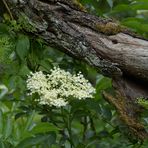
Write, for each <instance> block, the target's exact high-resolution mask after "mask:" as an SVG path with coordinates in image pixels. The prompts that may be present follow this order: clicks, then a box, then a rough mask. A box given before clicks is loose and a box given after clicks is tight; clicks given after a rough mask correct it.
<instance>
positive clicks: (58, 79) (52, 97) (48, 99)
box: [27, 67, 95, 107]
mask: <svg viewBox="0 0 148 148" xmlns="http://www.w3.org/2000/svg"><path fill="white" fill-rule="evenodd" d="M27 88H28V90H30V95H32V94H33V93H38V94H39V96H40V99H39V102H40V104H44V105H45V104H47V105H50V106H56V107H61V106H66V105H67V103H68V99H71V98H76V99H79V100H81V99H86V98H93V94H94V93H95V89H94V88H93V86H92V85H91V84H90V83H89V82H88V80H86V79H85V78H84V77H83V75H82V74H81V73H78V74H77V75H72V74H71V73H69V72H66V71H64V70H62V69H60V68H56V67H54V69H52V70H51V73H50V74H47V75H45V74H43V72H41V71H39V72H36V73H31V75H30V76H28V79H27Z"/></svg>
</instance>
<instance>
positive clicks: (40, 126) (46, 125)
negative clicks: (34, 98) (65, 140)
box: [31, 122, 58, 134]
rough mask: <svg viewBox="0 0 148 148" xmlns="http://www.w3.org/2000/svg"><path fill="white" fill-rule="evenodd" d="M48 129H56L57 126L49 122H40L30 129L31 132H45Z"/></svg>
mask: <svg viewBox="0 0 148 148" xmlns="http://www.w3.org/2000/svg"><path fill="white" fill-rule="evenodd" d="M49 131H58V128H57V127H56V126H54V125H52V124H50V123H47V122H42V123H39V124H37V125H36V126H35V127H34V128H33V129H32V130H31V133H32V134H37V133H47V132H49Z"/></svg>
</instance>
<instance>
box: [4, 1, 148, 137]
mask: <svg viewBox="0 0 148 148" xmlns="http://www.w3.org/2000/svg"><path fill="white" fill-rule="evenodd" d="M5 1H6V2H7V4H8V5H9V8H10V12H11V14H12V15H13V17H14V18H19V17H20V15H22V14H23V15H24V14H25V16H26V17H27V20H28V22H29V23H30V24H31V25H33V27H34V28H35V30H36V31H33V32H32V33H33V34H35V35H37V36H40V37H41V38H43V39H44V40H45V41H46V42H47V43H48V44H49V45H50V46H53V47H56V48H58V49H59V50H62V51H64V52H66V53H68V54H70V55H71V56H74V57H75V58H78V59H80V60H83V61H86V62H87V63H88V64H90V65H92V66H93V67H95V68H96V69H97V70H98V71H99V72H101V73H102V74H104V75H105V76H109V77H111V78H112V79H113V86H114V88H115V89H116V91H117V94H118V95H117V96H115V97H111V96H109V95H106V94H105V93H104V96H105V97H106V98H107V99H108V101H109V102H110V103H112V104H114V105H115V107H116V108H117V110H118V111H119V113H120V116H121V119H122V120H123V121H124V122H125V123H126V124H127V125H128V126H129V128H130V129H131V131H132V132H133V133H134V134H135V135H136V136H137V137H138V138H139V139H144V138H146V137H147V133H146V131H145V130H144V127H143V126H142V125H141V124H140V123H138V121H137V116H136V113H137V112H139V111H138V110H137V109H138V107H137V105H136V103H135V99H136V98H138V97H145V98H147V97H148V87H147V86H148V84H147V83H148V64H147V63H148V41H147V40H146V39H143V38H142V37H139V36H137V35H136V34H134V33H132V32H131V31H130V30H129V29H126V28H124V27H121V26H120V25H119V24H118V23H116V22H113V21H112V20H111V19H105V18H100V17H97V16H93V15H91V14H89V13H87V12H85V11H84V10H83V9H82V7H81V6H80V5H79V4H78V3H76V2H75V1H73V0H21V1H17V0H5ZM121 100H122V101H121ZM115 102H116V103H115ZM121 102H122V103H121ZM123 102H124V103H123ZM126 119H127V120H126ZM129 119H130V120H129ZM127 121H128V122H127ZM129 123H130V124H129Z"/></svg>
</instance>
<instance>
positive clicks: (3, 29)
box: [0, 23, 8, 34]
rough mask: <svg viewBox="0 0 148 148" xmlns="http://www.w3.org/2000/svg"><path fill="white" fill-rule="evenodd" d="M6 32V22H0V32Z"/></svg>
mask: <svg viewBox="0 0 148 148" xmlns="http://www.w3.org/2000/svg"><path fill="white" fill-rule="evenodd" d="M1 33H2V34H5V33H8V26H7V25H6V24H3V23H0V34H1Z"/></svg>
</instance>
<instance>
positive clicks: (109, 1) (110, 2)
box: [107, 0, 113, 8]
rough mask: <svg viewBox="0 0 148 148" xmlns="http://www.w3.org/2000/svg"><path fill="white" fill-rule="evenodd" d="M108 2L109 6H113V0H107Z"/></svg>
mask: <svg viewBox="0 0 148 148" xmlns="http://www.w3.org/2000/svg"><path fill="white" fill-rule="evenodd" d="M107 3H108V4H109V6H110V7H111V8H112V7H113V1H112V0H107Z"/></svg>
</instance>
